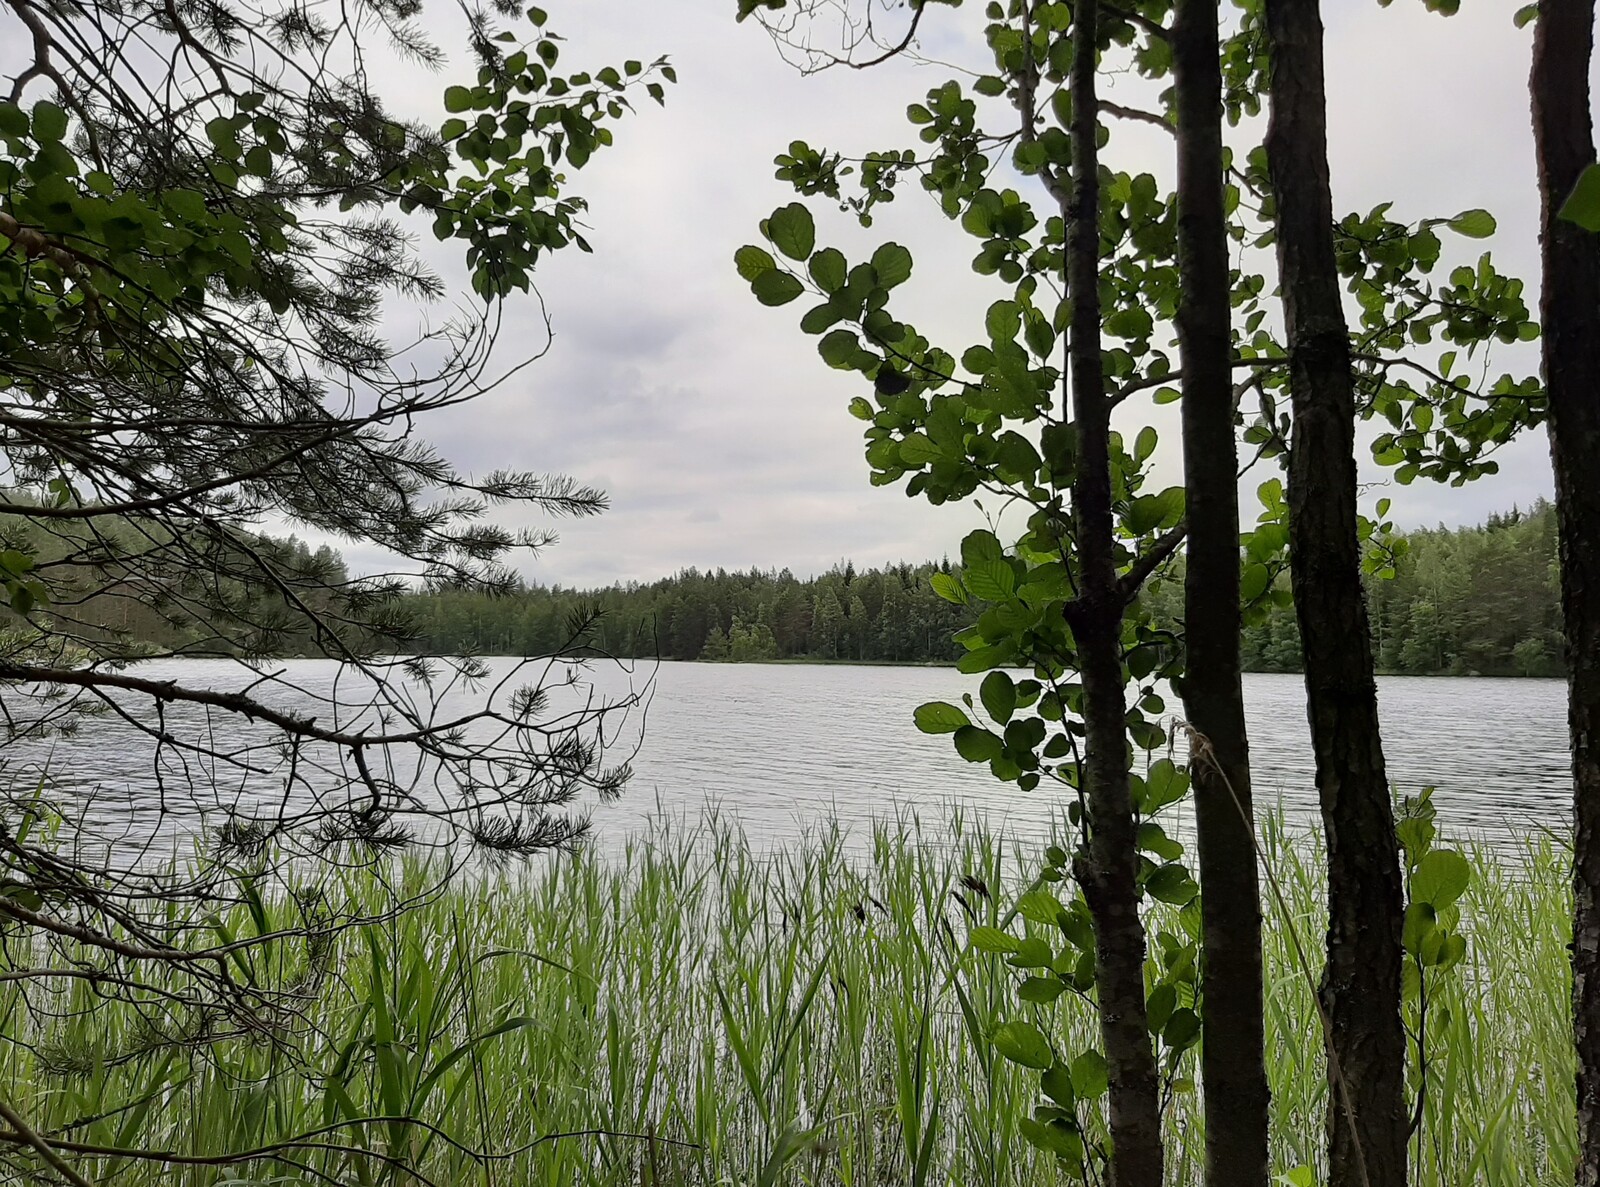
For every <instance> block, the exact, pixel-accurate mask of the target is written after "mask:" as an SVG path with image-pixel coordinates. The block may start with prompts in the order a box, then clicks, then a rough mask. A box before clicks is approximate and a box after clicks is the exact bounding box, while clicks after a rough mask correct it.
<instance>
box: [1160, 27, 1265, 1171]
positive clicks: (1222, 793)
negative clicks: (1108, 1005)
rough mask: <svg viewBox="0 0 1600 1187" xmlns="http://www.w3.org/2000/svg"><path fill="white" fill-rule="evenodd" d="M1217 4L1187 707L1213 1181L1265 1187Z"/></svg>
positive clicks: (1187, 293) (1193, 297)
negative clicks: (1190, 730)
mask: <svg viewBox="0 0 1600 1187" xmlns="http://www.w3.org/2000/svg"><path fill="white" fill-rule="evenodd" d="M1217 12H1218V4H1217V0H1178V5H1177V12H1176V16H1175V19H1174V22H1173V29H1172V53H1173V66H1174V71H1175V74H1176V82H1177V107H1178V268H1179V297H1178V339H1179V349H1180V353H1181V357H1182V366H1183V468H1184V483H1185V486H1186V488H1187V518H1188V553H1187V567H1186V570H1185V577H1184V637H1185V640H1186V648H1185V650H1186V660H1185V665H1184V675H1183V683H1182V693H1183V704H1184V711H1185V713H1186V714H1187V716H1188V718H1189V724H1190V725H1191V726H1192V727H1193V729H1194V730H1195V732H1196V735H1197V736H1196V737H1195V738H1194V739H1193V744H1192V746H1191V755H1190V764H1189V769H1190V774H1191V777H1192V779H1193V786H1194V799H1195V824H1196V833H1197V841H1198V849H1199V859H1200V887H1201V891H1202V898H1201V900H1200V908H1201V917H1202V921H1203V929H1202V933H1203V940H1202V942H1203V945H1204V951H1203V961H1202V969H1201V1004H1202V1011H1201V1016H1202V1017H1203V1018H1204V1020H1205V1030H1204V1033H1203V1035H1202V1044H1203V1045H1202V1047H1201V1051H1200V1067H1201V1076H1202V1079H1203V1081H1204V1084H1205V1125H1206V1182H1207V1183H1209V1184H1210V1185H1211V1187H1267V1182H1268V1171H1267V1105H1268V1089H1267V1071H1266V1062H1265V1054H1264V1040H1263V1034H1262V1031H1263V1020H1262V1005H1261V1000H1262V991H1261V897H1260V888H1259V886H1258V885H1257V881H1256V854H1255V824H1254V816H1253V812H1252V808H1251V799H1250V749H1249V742H1248V739H1247V736H1246V732H1245V720H1244V690H1243V688H1242V685H1241V681H1240V658H1239V646H1240V630H1241V622H1240V616H1239V482H1238V474H1237V471H1238V464H1239V463H1238V445H1237V443H1236V441H1235V437H1234V423H1233V377H1232V367H1231V365H1230V364H1231V361H1232V339H1231V333H1230V326H1229V307H1230V306H1229V279H1228V270H1229V260H1228V237H1227V215H1226V212H1225V209H1224V205H1223V165H1222V66H1221V59H1220V57H1219V55H1218V15H1217Z"/></svg>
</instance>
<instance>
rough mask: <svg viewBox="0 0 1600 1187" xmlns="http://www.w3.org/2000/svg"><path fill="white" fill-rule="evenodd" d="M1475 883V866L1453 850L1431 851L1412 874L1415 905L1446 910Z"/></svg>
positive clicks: (1412, 893) (1412, 892)
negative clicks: (1473, 881) (1425, 905)
mask: <svg viewBox="0 0 1600 1187" xmlns="http://www.w3.org/2000/svg"><path fill="white" fill-rule="evenodd" d="M1471 881H1472V866H1471V864H1470V863H1468V861H1467V859H1466V858H1464V857H1462V856H1461V854H1459V853H1457V852H1456V851H1455V850H1454V849H1432V850H1429V852H1428V853H1427V855H1426V856H1425V857H1423V859H1422V861H1421V862H1420V863H1419V864H1418V865H1417V869H1416V872H1415V873H1413V874H1412V875H1411V898H1412V901H1413V902H1419V903H1428V904H1429V905H1431V906H1432V907H1433V909H1434V910H1436V911H1438V910H1443V909H1444V908H1445V907H1448V906H1449V905H1450V904H1451V903H1453V902H1455V901H1456V900H1457V899H1458V898H1460V897H1461V895H1462V893H1463V892H1465V890H1466V889H1467V885H1468V884H1469V883H1470V882H1471Z"/></svg>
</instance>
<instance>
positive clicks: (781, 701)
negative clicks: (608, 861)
mask: <svg viewBox="0 0 1600 1187" xmlns="http://www.w3.org/2000/svg"><path fill="white" fill-rule="evenodd" d="M489 663H490V665H491V666H492V667H493V668H494V669H495V670H496V672H497V673H502V674H503V673H507V672H510V671H511V670H512V669H513V668H514V667H515V665H516V663H517V661H513V660H491V661H489ZM269 670H270V671H272V672H276V673H281V675H282V682H283V683H282V685H280V686H273V685H268V686H266V693H265V695H266V698H267V699H268V700H271V701H274V703H279V704H283V705H285V706H289V705H293V704H295V703H297V700H303V701H304V702H305V703H307V704H310V703H321V704H323V705H324V706H326V704H328V703H331V702H333V701H335V700H337V698H338V697H339V695H340V694H339V686H338V684H337V683H336V679H337V671H338V670H337V666H336V665H334V664H333V663H331V662H328V661H319V660H290V661H284V662H282V663H278V664H274V665H272V666H271V668H270V669H269ZM133 671H134V672H135V673H136V674H138V675H141V676H149V677H153V678H162V679H166V678H176V679H180V680H182V681H184V682H186V683H191V684H196V685H205V686H213V687H230V688H237V687H240V686H241V685H242V683H243V681H242V680H241V679H240V677H239V675H238V672H239V669H238V668H237V667H235V666H233V665H230V664H228V663H227V662H226V661H197V660H188V661H160V662H152V663H149V664H142V665H138V666H137V667H136V668H135V669H133ZM591 674H592V681H593V685H594V688H595V689H596V690H598V691H600V692H601V693H602V694H612V695H614V694H617V693H620V692H624V691H626V690H627V688H628V687H629V686H630V684H631V686H632V687H634V688H642V687H645V686H646V684H647V683H648V685H649V690H650V697H649V701H648V704H647V706H646V707H645V708H644V709H643V710H642V711H640V710H636V711H634V712H633V713H632V714H631V715H630V716H629V718H628V719H627V720H626V721H625V722H623V723H622V724H621V726H620V727H619V728H618V729H617V730H616V731H614V733H613V736H612V738H611V741H612V744H613V753H614V754H624V755H625V754H629V753H631V754H632V759H631V762H632V766H633V770H634V772H635V774H634V778H633V781H632V783H631V784H630V785H629V789H628V791H627V792H626V793H625V794H624V796H623V798H622V799H621V800H620V801H618V802H615V803H610V804H594V805H589V807H590V808H591V810H592V816H593V820H594V824H595V830H596V841H597V843H598V844H600V845H602V846H612V845H616V844H619V843H620V842H621V840H622V839H623V838H625V837H626V836H627V835H629V834H630V833H634V832H637V831H639V830H640V828H641V826H642V825H643V824H644V822H645V820H646V819H647V818H648V817H649V816H650V815H651V814H653V813H658V812H667V813H673V814H691V815H697V814H698V813H699V812H700V811H701V810H702V808H703V807H705V806H706V805H707V804H712V805H715V806H716V807H717V808H718V810H719V811H720V812H721V813H722V814H723V815H724V816H725V817H730V818H734V819H736V820H737V821H738V822H739V823H740V824H741V825H742V826H743V828H744V829H745V831H746V832H747V833H748V834H749V835H750V836H751V838H752V839H753V840H755V841H757V842H758V843H759V844H762V845H776V844H782V843H783V842H784V840H785V839H787V838H791V837H793V836H795V835H796V834H797V833H798V832H799V831H800V830H802V829H804V828H806V827H807V826H808V825H809V824H812V823H814V822H816V821H818V820H819V819H822V818H825V817H828V816H833V817H836V818H837V819H838V820H839V821H841V822H842V823H844V824H846V825H848V826H850V828H851V830H852V833H853V835H855V836H856V837H858V838H860V837H863V836H864V835H865V834H866V832H867V830H868V828H869V825H870V822H871V821H872V819H873V818H875V817H885V816H890V815H892V814H894V813H895V812H897V811H908V810H915V811H917V812H919V813H920V814H921V816H922V818H923V821H924V823H926V824H936V823H937V822H938V821H940V820H942V819H945V818H946V817H947V816H948V814H949V812H950V810H951V806H952V805H957V804H959V805H961V806H962V807H963V808H964V809H965V810H967V811H969V812H980V813H983V814H984V815H985V816H986V817H987V819H988V822H989V824H990V825H991V826H992V827H994V828H996V829H999V830H1002V831H1004V832H1005V833H1007V834H1008V835H1012V836H1015V837H1018V838H1025V837H1032V836H1039V835H1043V834H1044V833H1045V832H1046V831H1047V830H1048V828H1049V821H1050V818H1051V816H1052V814H1054V813H1058V812H1059V811H1060V810H1061V809H1062V808H1063V807H1064V803H1065V801H1064V799H1063V797H1061V796H1060V795H1059V794H1050V793H1049V791H1048V789H1047V787H1045V786H1041V787H1040V788H1039V789H1037V790H1036V791H1035V792H1033V793H1023V792H1021V791H1019V790H1018V789H1017V788H1016V787H1015V786H1010V787H1008V786H1006V785H1003V784H1000V783H998V782H996V781H995V780H994V779H992V778H990V777H989V774H988V771H987V769H986V768H985V767H981V766H971V765H968V764H967V763H965V762H963V761H961V760H960V758H958V757H957V756H956V754H955V753H954V750H953V748H952V746H951V745H950V739H949V738H948V737H929V736H926V735H924V734H921V733H919V732H918V731H917V729H916V728H915V727H914V726H913V725H912V721H911V711H912V709H913V708H914V707H915V706H916V705H918V704H920V703H922V702H924V701H928V700H950V701H957V700H959V698H960V696H961V694H962V693H963V692H972V693H974V694H975V693H976V691H977V685H978V680H977V679H976V678H972V677H966V676H963V675H961V674H959V673H958V672H956V671H955V670H954V669H951V668H903V667H882V666H853V665H802V664H696V663H671V662H667V663H661V664H659V665H655V664H645V663H640V664H638V665H636V666H635V667H634V669H633V672H632V674H631V675H628V674H626V673H623V672H620V671H618V670H617V669H615V668H612V667H610V666H608V665H603V664H602V665H596V666H595V667H594V668H593V669H592V672H591ZM289 686H299V687H300V688H303V689H304V690H306V691H305V695H304V696H302V694H300V693H297V692H295V691H294V690H293V689H292V688H291V687H289ZM1379 694H1380V700H1381V704H1382V710H1383V730H1384V742H1385V745H1386V749H1387V753H1388V759H1389V772H1390V777H1391V779H1392V780H1393V781H1394V782H1395V783H1396V784H1397V785H1398V786H1399V787H1400V788H1401V789H1403V790H1414V789H1416V788H1419V787H1421V786H1423V785H1433V786H1436V787H1437V788H1438V790H1437V792H1436V794H1435V797H1434V798H1435V803H1436V804H1437V805H1438V807H1439V811H1440V825H1441V828H1442V830H1443V831H1444V832H1446V833H1448V834H1453V835H1456V836H1461V835H1464V834H1470V835H1475V836H1480V837H1483V838H1484V839H1486V840H1490V841H1496V842H1499V841H1504V840H1506V839H1508V838H1510V837H1513V836H1515V835H1518V834H1520V833H1523V832H1525V831H1527V830H1529V829H1533V828H1545V829H1554V830H1558V831H1562V832H1564V831H1565V830H1566V829H1567V827H1568V819H1569V811H1570V808H1569V805H1570V797H1571V790H1570V782H1569V775H1568V766H1567V752H1566V745H1567V737H1566V706H1565V698H1566V688H1565V685H1564V683H1563V682H1561V681H1557V680H1500V679H1480V678H1465V677H1463V678H1432V679H1430V678H1425V677H1401V676H1395V677H1384V678H1382V679H1380V680H1379ZM473 695H474V694H472V693H468V692H465V691H454V692H451V693H450V694H448V695H447V696H446V697H444V698H442V699H441V702H440V708H441V710H442V711H445V712H459V711H460V710H461V709H462V708H463V707H466V706H468V705H470V704H471V703H472V700H473ZM477 695H479V696H480V697H481V694H477ZM1245 699H1246V703H1247V710H1248V716H1249V723H1250V731H1251V752H1252V761H1253V767H1254V779H1255V786H1256V795H1257V799H1258V803H1264V804H1271V803H1274V802H1277V803H1280V804H1281V805H1282V808H1283V811H1284V813H1285V815H1286V816H1287V817H1288V818H1289V819H1290V820H1291V821H1303V822H1305V823H1308V824H1309V823H1310V822H1311V821H1312V820H1313V819H1314V816H1315V807H1316V795H1315V789H1314V787H1313V783H1312V771H1313V767H1312V762H1311V753H1310V743H1309V736H1308V730H1307V725H1306V718H1305V701H1304V693H1303V689H1302V684H1301V679H1300V677H1299V676H1295V675H1252V676H1247V677H1246V678H1245ZM557 703H558V705H559V700H558V702H557ZM131 704H132V702H130V705H131ZM1176 706H1177V702H1176V700H1175V699H1174V698H1169V710H1172V709H1175V708H1176ZM185 712H187V713H188V716H187V717H185V716H184V713H185ZM168 723H169V725H170V726H171V727H172V728H173V729H174V732H179V731H180V729H181V728H183V727H187V728H190V729H200V730H213V729H219V728H224V729H227V730H228V731H230V734H232V735H234V737H235V738H237V736H239V735H241V734H245V735H247V734H248V733H249V730H250V727H248V726H244V727H241V723H238V722H235V721H225V720H223V719H221V718H218V719H215V720H212V721H207V720H206V718H205V717H204V715H203V714H196V713H194V712H192V711H174V710H169V717H168ZM260 740H261V741H262V742H265V741H266V740H267V736H266V733H265V731H263V732H262V736H261V739H260ZM5 761H6V763H7V766H6V768H5V769H6V772H7V778H8V782H9V785H10V788H11V790H12V793H13V794H14V795H15V794H18V793H19V792H20V793H26V792H27V791H28V790H29V789H30V788H31V786H32V785H34V784H36V782H37V780H38V777H39V776H38V772H39V771H40V770H41V769H43V768H46V767H47V768H48V771H49V773H50V779H51V789H52V794H54V795H57V796H61V797H64V799H65V800H67V801H68V802H77V803H79V804H82V805H86V808H85V811H84V815H85V822H86V826H87V828H88V829H89V830H90V831H91V832H92V833H94V834H95V835H96V836H97V837H100V838H103V839H106V840H108V841H113V842H114V843H116V844H119V845H127V844H133V843H137V844H140V845H141V846H143V845H148V844H149V843H150V842H152V841H153V842H155V848H156V849H157V850H160V849H162V848H165V849H166V850H167V851H171V850H172V849H173V848H174V847H176V848H183V847H186V845H187V843H188V838H189V837H190V836H191V835H192V833H193V830H194V829H195V828H196V827H197V826H198V824H199V821H198V819H197V818H196V816H195V814H194V812H193V811H192V810H190V809H189V808H188V807H187V806H186V805H185V804H184V803H183V802H182V799H183V797H181V796H176V795H174V793H173V779H172V775H173V770H172V768H171V763H172V762H173V761H175V760H174V756H173V755H172V754H171V753H169V754H168V755H167V756H165V757H164V758H163V759H162V761H161V763H157V762H155V761H154V758H153V755H152V752H151V747H150V745H149V743H148V741H147V740H146V739H145V738H143V737H142V736H141V735H140V734H139V733H138V732H137V731H136V730H135V729H134V728H133V727H132V726H131V725H129V724H128V723H126V722H124V721H119V720H116V719H115V718H114V717H102V718H97V719H94V720H91V721H89V722H86V723H85V724H84V725H83V727H82V728H81V730H80V731H79V732H78V733H76V734H75V735H70V736H60V737H55V738H52V739H50V740H49V741H48V742H30V743H26V744H23V745H20V746H13V747H12V748H11V750H10V752H9V753H8V754H7V755H6V759H5ZM177 761H179V762H180V765H182V764H189V772H188V773H192V772H193V769H194V768H193V764H194V762H195V760H194V759H192V758H181V757H180V758H179V759H178V760H177ZM163 764H166V766H165V767H163ZM202 773H203V772H202ZM221 782H222V787H221V788H220V791H219V793H218V799H219V801H221V802H227V803H236V804H239V805H241V806H243V807H245V808H247V809H248V808H249V807H250V806H251V805H252V804H258V805H260V806H262V807H265V806H267V805H268V804H270V803H272V802H273V797H274V796H278V795H281V794H282V784H281V782H280V783H277V784H276V785H273V784H271V782H270V781H268V780H259V781H256V782H258V783H259V784H260V786H253V785H252V781H251V780H249V779H241V778H239V777H238V776H237V775H236V774H227V775H225V777H224V778H223V779H222V780H221Z"/></svg>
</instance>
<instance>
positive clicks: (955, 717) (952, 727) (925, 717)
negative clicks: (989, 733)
mask: <svg viewBox="0 0 1600 1187" xmlns="http://www.w3.org/2000/svg"><path fill="white" fill-rule="evenodd" d="M912 718H913V720H914V721H916V723H917V728H918V729H919V730H921V731H922V732H923V733H925V734H953V733H955V732H956V731H957V730H958V729H960V728H961V727H962V726H966V725H971V724H972V721H971V719H970V718H968V717H967V715H966V713H964V712H963V711H962V710H961V709H959V708H958V707H957V706H955V705H951V704H948V703H947V702H945V701H929V702H928V703H927V704H925V705H918V706H917V708H916V710H915V712H913V714H912Z"/></svg>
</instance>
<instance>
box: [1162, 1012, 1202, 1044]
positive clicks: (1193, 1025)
mask: <svg viewBox="0 0 1600 1187" xmlns="http://www.w3.org/2000/svg"><path fill="white" fill-rule="evenodd" d="M1199 1037H1200V1015H1198V1014H1196V1013H1195V1012H1194V1011H1193V1010H1191V1009H1189V1008H1188V1007H1187V1006H1179V1007H1178V1008H1177V1009H1176V1010H1174V1011H1173V1012H1172V1017H1171V1018H1168V1019H1167V1024H1166V1026H1164V1027H1162V1029H1161V1041H1162V1042H1164V1043H1165V1044H1166V1045H1167V1046H1168V1047H1169V1048H1170V1049H1172V1050H1174V1051H1187V1050H1188V1049H1189V1048H1190V1047H1192V1046H1194V1043H1195V1040H1196V1039H1198V1038H1199Z"/></svg>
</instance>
